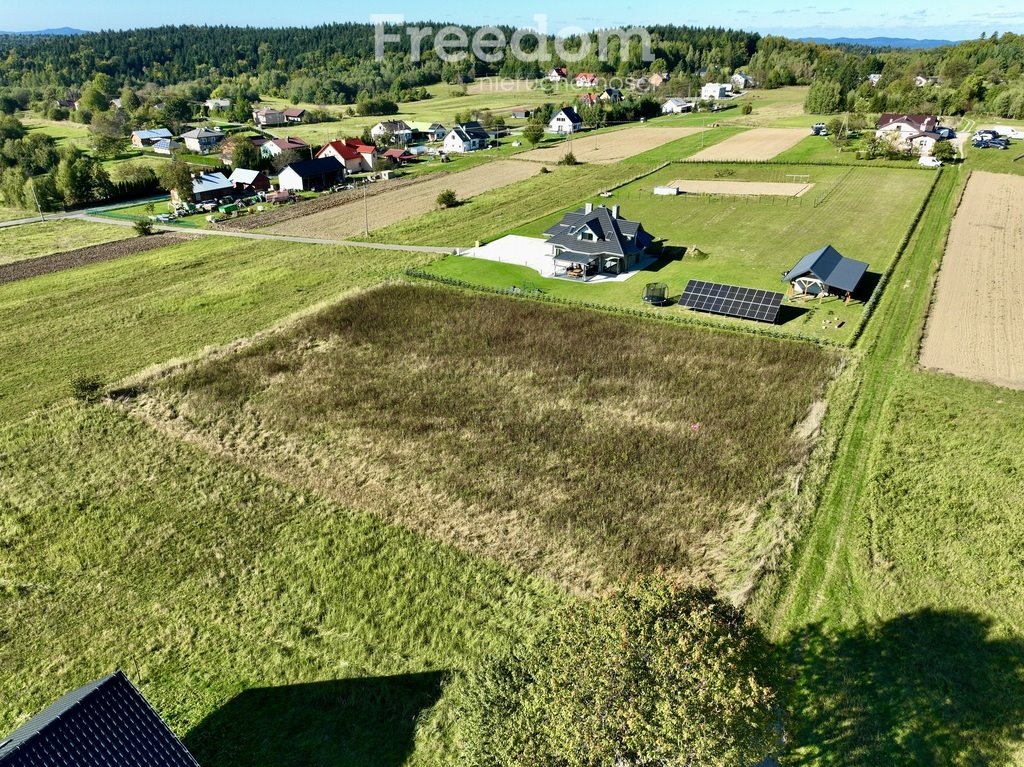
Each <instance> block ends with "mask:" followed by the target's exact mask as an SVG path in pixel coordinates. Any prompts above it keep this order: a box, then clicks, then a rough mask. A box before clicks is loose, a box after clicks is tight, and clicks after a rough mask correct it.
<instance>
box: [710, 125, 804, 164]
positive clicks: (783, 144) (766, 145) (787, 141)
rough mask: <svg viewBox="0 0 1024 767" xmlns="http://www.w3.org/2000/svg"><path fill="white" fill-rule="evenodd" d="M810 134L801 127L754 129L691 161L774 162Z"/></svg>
mask: <svg viewBox="0 0 1024 767" xmlns="http://www.w3.org/2000/svg"><path fill="white" fill-rule="evenodd" d="M806 136H807V132H806V131H803V130H800V129H799V128H753V129H752V130H749V131H746V132H744V133H741V134H739V135H737V136H733V137H732V138H730V139H729V140H728V141H723V142H722V143H720V144H715V145H714V146H712V147H708V148H706V149H702V150H701V151H700V152H698V153H697V154H695V155H693V156H692V157H691V158H690V159H691V160H693V161H695V162H729V161H734V162H736V161H738V162H744V161H750V160H771V159H772V158H774V157H775V156H776V155H778V154H780V153H782V152H784V151H786V150H787V149H790V148H792V147H793V146H795V145H796V144H799V143H800V142H801V141H803V140H804V138H805V137H806Z"/></svg>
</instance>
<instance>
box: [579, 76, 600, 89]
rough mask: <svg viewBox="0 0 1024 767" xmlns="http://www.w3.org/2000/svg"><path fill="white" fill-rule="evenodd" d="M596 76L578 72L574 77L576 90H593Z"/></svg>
mask: <svg viewBox="0 0 1024 767" xmlns="http://www.w3.org/2000/svg"><path fill="white" fill-rule="evenodd" d="M597 79H598V78H597V75H595V74H593V73H592V72H580V73H579V74H578V75H576V87H577V88H593V87H594V86H595V85H597Z"/></svg>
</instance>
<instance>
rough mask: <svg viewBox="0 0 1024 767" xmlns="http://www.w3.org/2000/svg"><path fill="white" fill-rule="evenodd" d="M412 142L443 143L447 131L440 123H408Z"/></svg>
mask: <svg viewBox="0 0 1024 767" xmlns="http://www.w3.org/2000/svg"><path fill="white" fill-rule="evenodd" d="M406 125H408V126H409V127H410V128H411V129H412V139H411V140H413V141H443V140H444V137H445V135H446V134H447V133H448V129H447V128H445V127H444V126H443V125H441V123H426V122H410V123H406Z"/></svg>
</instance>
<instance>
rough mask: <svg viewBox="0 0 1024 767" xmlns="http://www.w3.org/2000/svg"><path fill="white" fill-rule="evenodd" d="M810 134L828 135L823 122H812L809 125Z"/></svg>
mask: <svg viewBox="0 0 1024 767" xmlns="http://www.w3.org/2000/svg"><path fill="white" fill-rule="evenodd" d="M811 135H812V136H827V135H828V128H826V127H825V123H814V125H812V126H811Z"/></svg>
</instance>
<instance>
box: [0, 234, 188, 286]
mask: <svg viewBox="0 0 1024 767" xmlns="http://www.w3.org/2000/svg"><path fill="white" fill-rule="evenodd" d="M191 239H193V237H192V236H189V235H182V234H168V233H166V232H165V233H159V234H154V235H151V236H149V237H134V238H132V239H130V240H117V241H115V242H105V243H103V244H102V245H93V246H91V247H88V248H79V249H78V250H69V251H68V252H66V253H54V254H53V255H52V256H42V257H41V258H29V259H26V260H24V261H16V262H15V263H13V264H6V265H4V266H0V285H4V284H6V283H8V282H15V281H16V280H27V279H28V278H29V277H38V276H40V275H42V274H53V273H54V272H62V271H64V270H65V269H73V268H75V267H77V266H86V265H88V264H95V263H98V262H100V261H112V260H113V259H115V258H123V257H125V256H134V255H136V254H137V253H145V252H146V251H147V250H156V249H157V248H164V247H167V246H168V245H174V244H175V243H178V242H185V241H186V240H191Z"/></svg>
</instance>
